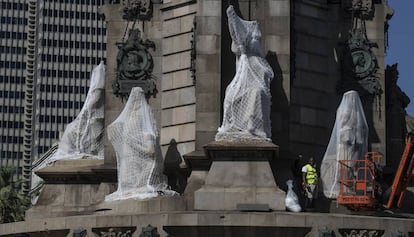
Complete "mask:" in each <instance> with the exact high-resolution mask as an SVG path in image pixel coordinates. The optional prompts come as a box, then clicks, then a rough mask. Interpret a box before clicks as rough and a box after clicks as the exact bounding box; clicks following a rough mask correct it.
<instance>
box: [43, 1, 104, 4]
mask: <svg viewBox="0 0 414 237" xmlns="http://www.w3.org/2000/svg"><path fill="white" fill-rule="evenodd" d="M104 1H105V0H50V1H49V2H58V3H70V4H74V3H75V4H83V5H91V4H92V5H96V4H98V5H103V3H104ZM106 1H107V0H106Z"/></svg>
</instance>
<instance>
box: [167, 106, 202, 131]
mask: <svg viewBox="0 0 414 237" xmlns="http://www.w3.org/2000/svg"><path fill="white" fill-rule="evenodd" d="M195 108H196V107H195V105H188V106H182V107H175V108H171V109H165V110H163V111H162V115H161V121H162V122H161V126H170V125H174V124H182V123H189V122H194V121H195Z"/></svg>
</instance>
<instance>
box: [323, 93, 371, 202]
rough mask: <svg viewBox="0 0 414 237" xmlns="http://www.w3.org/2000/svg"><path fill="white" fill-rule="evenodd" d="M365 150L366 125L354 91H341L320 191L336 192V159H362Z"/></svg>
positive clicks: (331, 196) (337, 192)
mask: <svg viewBox="0 0 414 237" xmlns="http://www.w3.org/2000/svg"><path fill="white" fill-rule="evenodd" d="M367 151H368V125H367V121H366V119H365V114H364V109H363V107H362V103H361V100H360V98H359V95H358V93H357V92H356V91H348V92H346V93H344V95H343V97H342V101H341V104H340V105H339V107H338V109H337V111H336V119H335V125H334V128H333V130H332V134H331V139H330V141H329V144H328V147H327V149H326V152H325V155H324V157H323V160H322V164H321V180H322V185H323V192H324V194H325V196H326V197H327V198H332V199H334V198H336V197H337V196H338V194H339V162H338V161H339V160H361V159H363V158H364V155H365V153H366V152H367Z"/></svg>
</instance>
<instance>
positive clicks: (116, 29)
mask: <svg viewBox="0 0 414 237" xmlns="http://www.w3.org/2000/svg"><path fill="white" fill-rule="evenodd" d="M99 10H100V13H101V14H103V15H104V17H105V22H106V29H107V32H108V34H107V53H106V54H107V57H106V58H107V60H106V78H105V113H104V118H105V138H104V156H105V164H111V165H114V166H116V165H115V164H116V156H115V152H114V149H113V148H112V145H111V143H110V142H109V140H108V136H107V133H106V127H107V126H108V125H109V124H110V123H112V122H113V121H114V120H115V119H116V118H117V117H118V116H119V114H120V113H121V111H122V109H123V108H124V104H123V103H122V101H121V99H120V98H117V97H116V96H115V95H114V93H113V89H112V82H113V80H114V79H115V78H116V66H117V65H116V57H117V54H118V47H117V45H116V43H117V42H122V38H123V37H124V34H125V28H126V26H127V22H126V21H125V20H123V19H122V14H123V11H122V10H123V6H122V5H120V4H114V5H110V4H106V5H104V6H102V7H101V8H100V9H99ZM127 36H128V35H125V37H127Z"/></svg>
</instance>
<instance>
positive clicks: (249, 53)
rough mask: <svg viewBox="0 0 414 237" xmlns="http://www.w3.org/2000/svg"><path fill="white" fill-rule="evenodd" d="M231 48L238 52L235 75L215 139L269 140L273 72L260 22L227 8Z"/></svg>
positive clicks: (228, 90)
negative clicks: (267, 58) (266, 55)
mask: <svg viewBox="0 0 414 237" xmlns="http://www.w3.org/2000/svg"><path fill="white" fill-rule="evenodd" d="M227 16H228V21H229V30H230V35H231V38H232V41H233V42H232V46H231V48H232V51H233V52H234V53H235V54H236V75H235V76H234V78H233V80H232V81H231V83H230V84H229V85H228V87H227V89H226V94H225V98H224V105H223V107H224V114H223V123H222V125H221V127H220V128H219V129H218V133H217V134H216V141H220V140H227V141H228V140H243V139H259V140H270V137H271V127H270V105H271V94H270V89H269V88H270V81H271V80H272V78H273V71H272V68H271V67H270V65H269V64H268V63H267V61H266V60H265V59H264V55H263V52H262V47H261V42H260V40H261V32H260V30H259V25H258V22H257V21H245V20H243V19H241V18H240V17H239V16H237V14H236V12H235V11H234V8H233V6H229V7H228V8H227Z"/></svg>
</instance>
